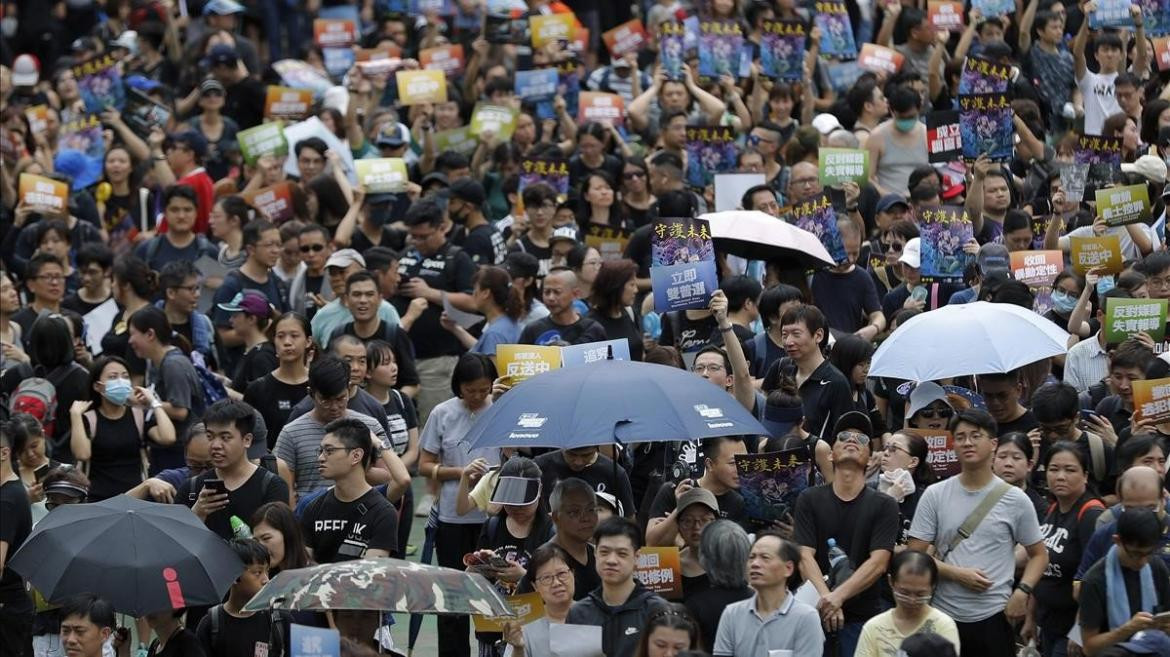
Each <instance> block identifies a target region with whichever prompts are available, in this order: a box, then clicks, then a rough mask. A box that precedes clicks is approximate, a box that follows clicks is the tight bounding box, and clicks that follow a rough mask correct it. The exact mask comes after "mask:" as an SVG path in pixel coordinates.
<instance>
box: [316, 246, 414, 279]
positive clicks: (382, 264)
mask: <svg viewBox="0 0 1170 657" xmlns="http://www.w3.org/2000/svg"><path fill="white" fill-rule="evenodd" d="M326 241H328V238H326ZM362 257H363V258H365V260H366V269H367V270H368V271H376V272H379V273H382V272H385V271H387V270H388V269H390V268H391V267H393V266H394V265H395V264H397V263H398V261H399V260H401V259H402V256H400V255H398V252H397V251H395V250H394V249H392V248H390V247H388V246H372V247H370V248H368V249H366V252H365V253H363V254H362Z"/></svg>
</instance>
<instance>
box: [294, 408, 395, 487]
mask: <svg viewBox="0 0 1170 657" xmlns="http://www.w3.org/2000/svg"><path fill="white" fill-rule="evenodd" d="M345 416H346V417H351V418H357V419H359V420H361V421H362V422H364V423H365V424H366V426H367V427H369V428H370V431H371V432H373V434H374V441H375V444H377V445H380V446H383V447H385V446H388V445H389V442H387V439H386V431H385V430H383V429H382V425H381V424H378V421H377V420H375V419H374V418H372V417H370V416H369V415H363V414H361V413H357V412H354V411H351V410H348V409H347V410H346V411H345ZM324 437H325V425H324V424H321V423H320V422H319V421H317V418H316V417H315V416H314V415H313V413H305V414H304V415H302V416H300V417H298V418H297V419H295V420H293V421H292V422H289V423H288V424H286V425H284V428H283V429H281V430H280V437H279V438H277V439H276V449H274V450H273V452H274V453H275V454H276V458H278V459H280V460H281V461H284V462H285V463H286V464H287V465H288V468H289V470H292V471H293V474H294V476H295V477H296V490H297V497H301V496H304V495H308V494H309V493H312V492H313V491H317V490H320V489H322V488H325V487H326V486H327V485H328V482H327V481H326V480H325V479H324V478H322V477H321V472H320V471H319V470H318V469H317V448H318V447H320V446H321V439H322V438H324Z"/></svg>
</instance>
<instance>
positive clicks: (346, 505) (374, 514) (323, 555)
mask: <svg viewBox="0 0 1170 657" xmlns="http://www.w3.org/2000/svg"><path fill="white" fill-rule="evenodd" d="M301 531H303V532H304V535H305V544H306V545H307V546H308V547H309V548H310V549H311V550H313V559H314V560H315V561H316V562H317V563H336V562H338V561H351V560H353V559H361V558H362V555H364V554H365V553H366V550H367V549H370V550H386V551H387V552H388V553H390V556H392V557H393V556H397V555H398V512H397V511H395V510H394V506H393V505H392V504H390V502H389V501H387V500H386V498H385V497H384V496H382V495H381V494H379V493H378V491H377V489H374V488H371V489H369V490H367V491H366V492H365V494H364V495H362V496H361V497H359V498H357V499H356V500H353V501H352V502H342V501H341V500H339V499H337V495H336V492H335V490H334V489H333V488H330V489H329V490H328V491H326V492H325V493H324V494H322V495H319V496H318V497H317V498H316V499H314V500H313V501H311V502H309V504H308V505H307V506H306V507H305V511H304V513H302V514H301Z"/></svg>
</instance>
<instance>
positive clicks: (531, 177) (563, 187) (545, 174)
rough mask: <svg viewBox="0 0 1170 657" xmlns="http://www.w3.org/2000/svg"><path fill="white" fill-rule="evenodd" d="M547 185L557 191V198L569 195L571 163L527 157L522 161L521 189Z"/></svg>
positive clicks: (522, 190) (563, 160)
mask: <svg viewBox="0 0 1170 657" xmlns="http://www.w3.org/2000/svg"><path fill="white" fill-rule="evenodd" d="M536 183H545V184H547V185H549V186H550V187H552V188H553V189H555V190H556V192H557V197H558V198H561V199H564V198H566V197H567V196H568V195H569V162H568V161H567V160H565V159H563V158H562V159H555V160H554V159H549V158H538V157H525V158H523V159H521V160H520V188H519V190H518V191H519V192H521V193H523V192H524V188H525V187H527V186H529V185H534V184H536Z"/></svg>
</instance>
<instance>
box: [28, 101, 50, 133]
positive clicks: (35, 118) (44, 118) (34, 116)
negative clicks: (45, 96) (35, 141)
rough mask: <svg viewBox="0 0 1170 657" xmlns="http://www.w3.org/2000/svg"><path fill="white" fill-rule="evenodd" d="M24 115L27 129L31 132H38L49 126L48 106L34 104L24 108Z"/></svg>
mask: <svg viewBox="0 0 1170 657" xmlns="http://www.w3.org/2000/svg"><path fill="white" fill-rule="evenodd" d="M24 117H25V118H26V119H28V130H29V132H30V133H32V134H34V135H35V134H40V133H42V132H44V131H45V129H46V128H48V127H49V106H48V105H34V106H32V107H29V108H27V109H25V110H24Z"/></svg>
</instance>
